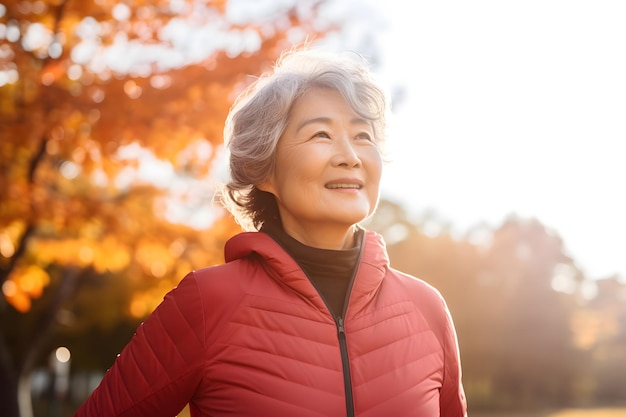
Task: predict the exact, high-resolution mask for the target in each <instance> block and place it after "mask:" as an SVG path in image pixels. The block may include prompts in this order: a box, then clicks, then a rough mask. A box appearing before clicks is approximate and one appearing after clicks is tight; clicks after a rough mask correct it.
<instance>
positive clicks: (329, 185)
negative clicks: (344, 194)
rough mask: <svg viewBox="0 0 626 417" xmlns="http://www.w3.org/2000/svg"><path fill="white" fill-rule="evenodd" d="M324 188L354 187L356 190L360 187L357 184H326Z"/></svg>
mask: <svg viewBox="0 0 626 417" xmlns="http://www.w3.org/2000/svg"><path fill="white" fill-rule="evenodd" d="M326 188H330V189H337V188H356V189H357V190H360V189H361V186H360V185H359V184H326Z"/></svg>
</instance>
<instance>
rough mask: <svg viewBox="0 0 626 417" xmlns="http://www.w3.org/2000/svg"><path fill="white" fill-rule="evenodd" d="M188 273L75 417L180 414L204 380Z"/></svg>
mask: <svg viewBox="0 0 626 417" xmlns="http://www.w3.org/2000/svg"><path fill="white" fill-rule="evenodd" d="M203 318H204V315H203V311H202V300H201V299H200V294H199V291H198V287H197V283H196V279H195V277H194V276H193V274H189V275H188V276H187V277H185V279H183V280H182V281H181V283H180V285H179V286H178V287H177V288H175V289H173V290H172V291H171V292H169V293H168V294H167V295H166V296H165V298H164V300H163V302H162V303H161V304H160V305H159V306H158V307H157V308H156V309H155V311H154V312H153V313H152V314H151V315H150V316H149V317H148V318H147V319H146V320H145V322H144V323H142V324H141V325H140V326H139V327H138V329H137V331H136V333H135V334H134V336H133V338H132V339H131V341H130V342H129V343H128V345H126V347H125V348H124V349H123V350H122V353H121V354H120V355H118V357H117V359H116V360H115V363H114V364H113V366H112V367H111V368H110V369H109V370H108V371H107V372H106V374H105V376H104V378H103V379H102V381H101V382H100V385H99V386H98V387H97V388H96V389H95V390H94V392H93V393H92V394H91V395H90V396H89V398H88V399H87V400H86V401H85V403H84V404H83V405H82V406H81V407H80V408H79V409H78V411H77V412H76V413H75V415H74V416H75V417H83V416H85V417H96V416H106V417H113V416H128V417H130V416H152V417H158V416H167V417H171V416H174V415H176V414H177V413H178V412H180V411H181V410H182V409H183V408H184V406H185V405H186V404H187V403H188V402H189V400H190V399H191V397H192V396H193V394H194V391H195V389H196V387H197V386H198V384H199V382H200V380H201V378H202V365H203V359H204V356H203V352H204V322H203Z"/></svg>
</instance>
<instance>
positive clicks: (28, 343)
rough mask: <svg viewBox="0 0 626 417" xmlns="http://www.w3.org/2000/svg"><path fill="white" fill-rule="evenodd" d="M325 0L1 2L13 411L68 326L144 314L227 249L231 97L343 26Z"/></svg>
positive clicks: (2, 208) (1, 272)
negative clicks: (216, 190)
mask: <svg viewBox="0 0 626 417" xmlns="http://www.w3.org/2000/svg"><path fill="white" fill-rule="evenodd" d="M325 3H326V2H323V1H308V2H300V3H298V5H297V6H293V7H286V6H282V5H276V6H274V7H273V9H271V10H265V11H264V12H263V13H262V14H259V13H260V12H259V11H258V10H257V12H259V13H256V14H255V13H254V10H252V11H251V10H248V9H249V8H250V7H248V9H246V8H242V6H241V2H235V1H232V2H227V1H223V0H222V1H220V0H215V1H208V0H207V1H204V2H197V1H179V2H171V1H150V2H148V1H142V0H136V1H126V2H117V1H115V0H100V1H96V2H86V1H78V0H48V1H26V0H18V1H4V2H2V4H0V285H1V288H2V294H3V297H0V316H1V322H2V327H1V328H0V330H1V331H2V332H1V333H0V404H2V407H3V415H5V416H7V417H12V416H18V415H20V413H21V415H22V417H25V416H28V415H29V414H30V398H29V397H28V378H29V375H30V372H31V371H32V369H33V367H34V366H35V365H36V363H37V362H38V360H40V358H41V357H42V354H43V353H45V349H46V347H47V344H46V343H47V342H46V341H47V340H49V339H48V338H49V337H50V336H51V335H52V334H54V332H55V329H56V328H58V326H59V325H61V324H63V325H65V326H75V328H84V326H87V325H88V323H90V321H97V320H106V319H105V318H104V316H106V315H107V314H109V315H110V314H114V316H115V315H119V314H120V313H119V311H123V312H125V314H128V315H130V316H135V317H142V316H144V315H145V314H147V312H149V311H150V310H151V309H152V308H153V307H154V305H155V304H156V303H158V302H159V301H160V299H161V297H162V295H163V294H164V293H165V292H166V291H167V290H168V289H170V288H171V287H172V286H173V285H175V283H176V282H177V281H178V280H179V279H180V278H181V277H182V274H183V273H184V271H188V270H190V269H193V268H196V267H199V266H204V265H210V264H212V263H216V262H219V261H220V260H221V256H222V255H221V248H222V243H223V241H224V240H225V239H226V238H228V237H229V236H230V235H232V234H233V233H234V232H235V230H237V228H236V225H235V224H234V223H233V222H232V221H231V220H230V219H229V218H228V217H224V215H223V213H222V212H221V211H219V210H218V209H216V208H213V207H212V205H211V196H212V193H213V183H214V180H215V178H216V176H217V175H218V173H219V171H215V170H216V165H218V164H216V163H215V162H216V158H217V155H219V150H220V145H221V141H222V129H223V123H224V119H225V116H226V114H227V111H228V108H229V106H230V104H231V102H232V99H233V97H234V96H235V94H236V93H237V92H238V91H240V90H241V89H242V88H243V87H244V86H245V85H246V84H247V83H248V82H250V80H251V78H249V77H247V76H246V75H247V74H260V73H261V72H262V71H263V70H265V69H267V66H268V65H269V64H270V63H271V62H272V61H273V60H274V59H275V58H276V57H277V56H278V54H279V53H280V52H281V51H282V50H284V49H285V48H289V47H291V46H292V45H294V44H296V43H299V42H302V41H304V40H305V39H309V40H310V39H317V38H321V37H322V36H323V34H324V33H325V32H329V31H332V30H334V29H336V28H333V27H331V26H328V25H323V24H321V23H320V22H319V21H317V20H316V19H317V17H316V16H317V15H318V13H320V11H321V10H322V7H323V5H324V4H325ZM236 6H238V7H239V10H238V11H237V10H236V9H235V7H236ZM216 172H217V173H216ZM199 229H200V231H199ZM103 280H104V281H103ZM106 280H109V281H110V282H115V284H112V283H107V284H102V282H106ZM94 282H96V283H98V282H99V283H100V284H98V285H92V284H93V283H94ZM85 283H92V284H89V285H85ZM81 285H83V287H81ZM90 285H91V288H95V290H93V291H88V290H87V289H86V288H87V287H90ZM79 288H81V289H82V290H81V291H77V290H78V289H79ZM77 293H78V298H77ZM80 297H82V301H81V298H80ZM120 300H122V301H121V302H120ZM110 303H117V304H120V303H121V304H122V305H118V306H117V307H118V308H116V309H114V311H116V313H111V310H110V309H106V308H103V306H106V305H107V304H109V305H110ZM94 317H100V319H96V318H94ZM109 319H110V320H115V317H113V318H109ZM16 320H18V321H19V320H22V323H19V322H18V323H16ZM22 325H24V326H22ZM81 326H83V327H81ZM20 329H21V330H20ZM24 329H26V330H24ZM48 347H49V346H48ZM18 387H20V389H22V391H21V392H20V393H19V395H18ZM18 398H19V399H20V401H19V407H18V400H17V399H18ZM18 408H19V410H18Z"/></svg>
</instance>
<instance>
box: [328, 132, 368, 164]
mask: <svg viewBox="0 0 626 417" xmlns="http://www.w3.org/2000/svg"><path fill="white" fill-rule="evenodd" d="M334 144H335V146H334V154H333V159H332V163H333V165H335V166H340V167H347V168H353V167H358V166H360V165H361V158H360V157H359V154H358V152H357V149H356V148H355V146H354V143H353V142H352V140H351V138H349V137H343V138H341V139H336V140H335V142H334Z"/></svg>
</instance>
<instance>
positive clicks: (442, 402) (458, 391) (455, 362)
mask: <svg viewBox="0 0 626 417" xmlns="http://www.w3.org/2000/svg"><path fill="white" fill-rule="evenodd" d="M444 307H445V315H446V320H445V324H444V325H445V331H444V332H443V337H444V340H443V343H444V355H445V356H444V360H445V364H444V379H443V385H442V387H441V391H440V393H439V409H440V415H441V417H466V416H467V400H466V398H465V391H464V389H463V383H462V381H461V376H462V372H461V358H460V353H459V344H458V340H457V335H456V330H455V328H454V323H453V321H452V316H451V314H450V310H449V309H448V307H447V306H446V305H445V301H444Z"/></svg>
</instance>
